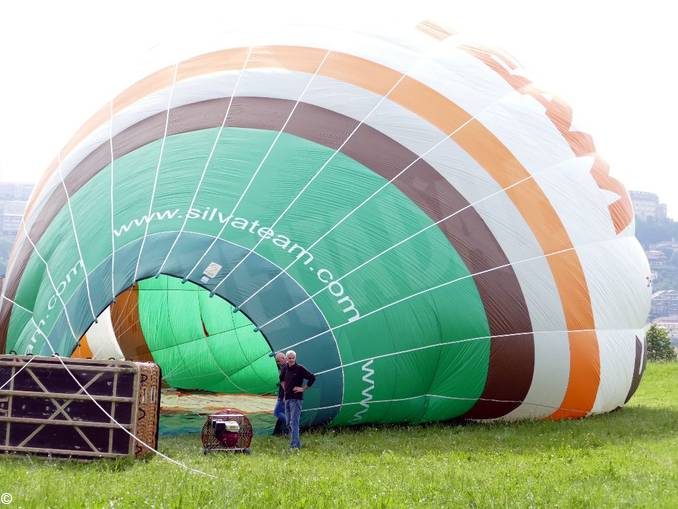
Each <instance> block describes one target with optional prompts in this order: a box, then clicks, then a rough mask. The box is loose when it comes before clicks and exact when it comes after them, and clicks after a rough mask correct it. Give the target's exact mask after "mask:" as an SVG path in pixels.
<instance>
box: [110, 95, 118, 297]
mask: <svg viewBox="0 0 678 509" xmlns="http://www.w3.org/2000/svg"><path fill="white" fill-rule="evenodd" d="M114 100H115V99H111V102H110V103H109V116H110V120H109V122H108V146H109V149H110V152H111V189H110V198H111V300H112V301H113V302H115V297H116V295H117V293H116V291H115V235H114V234H113V231H114V230H115V207H114V206H113V170H114V164H113V161H114V159H115V157H114V153H113V109H114V108H113V101H114Z"/></svg>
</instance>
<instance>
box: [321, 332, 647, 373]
mask: <svg viewBox="0 0 678 509" xmlns="http://www.w3.org/2000/svg"><path fill="white" fill-rule="evenodd" d="M596 330H600V329H563V330H530V331H525V332H509V333H506V334H490V335H486V336H476V337H473V338H462V339H453V340H451V341H443V342H441V343H433V344H430V345H424V346H417V347H415V348H407V349H406V350H398V351H396V352H389V353H384V354H380V355H373V356H370V357H366V358H364V359H360V360H357V361H352V362H348V363H346V364H340V365H338V366H334V367H333V368H329V369H325V370H323V371H317V372H315V373H314V374H315V375H316V376H320V375H324V374H326V373H331V372H332V371H335V370H337V369H343V368H347V367H349V366H353V365H355V364H361V363H363V362H366V361H374V360H377V359H383V358H386V357H395V356H397V355H403V354H408V353H412V352H419V351H421V350H430V349H434V348H441V347H445V346H450V345H457V344H460V343H473V342H475V341H483V340H487V339H501V338H505V339H511V338H514V337H519V336H527V335H533V334H569V333H575V332H582V333H583V332H596ZM622 330H626V329H622ZM634 330H635V329H634Z"/></svg>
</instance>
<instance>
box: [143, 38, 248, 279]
mask: <svg viewBox="0 0 678 509" xmlns="http://www.w3.org/2000/svg"><path fill="white" fill-rule="evenodd" d="M251 55H252V47H251V46H250V47H249V48H247V55H246V56H245V61H244V62H243V64H242V67H241V68H240V72H239V73H238V77H237V78H236V81H235V84H234V85H233V90H232V91H231V96H230V98H229V100H228V106H227V107H226V113H225V114H224V119H223V120H222V122H221V126H220V127H219V131H218V132H217V136H216V138H215V139H214V143H213V144H212V150H210V153H209V156H208V157H207V160H206V161H205V166H204V167H203V169H202V173H201V175H200V180H199V181H198V185H197V187H196V188H195V192H194V193H193V197H192V198H191V204H190V205H189V206H188V209H187V210H186V213H185V214H184V221H183V224H182V225H181V229H180V230H179V233H178V234H177V236H176V237H175V238H174V242H172V246H171V247H170V248H169V251H168V252H167V255H166V256H165V258H164V260H163V261H162V263H161V264H160V268H159V269H158V272H157V273H156V277H157V276H159V275H160V273H161V272H162V269H163V268H164V267H165V263H167V260H168V259H169V257H170V255H171V254H172V251H173V250H174V247H175V246H176V245H177V242H178V241H179V237H181V234H182V233H183V232H184V229H185V228H186V224H187V223H188V212H189V211H190V210H191V209H192V208H193V205H194V204H195V200H196V198H197V197H198V193H199V192H200V187H201V186H202V183H203V180H204V179H205V175H206V174H207V168H208V167H209V165H210V162H212V157H213V156H214V152H215V150H216V148H217V145H218V144H219V140H220V139H221V133H222V131H223V130H224V126H225V125H226V122H227V121H228V115H229V114H230V112H231V106H232V105H233V99H234V97H235V95H236V92H237V90H238V86H239V85H240V80H241V78H242V75H243V74H244V73H245V69H246V68H247V64H248V63H249V60H250V57H251Z"/></svg>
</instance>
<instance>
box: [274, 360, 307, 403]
mask: <svg viewBox="0 0 678 509" xmlns="http://www.w3.org/2000/svg"><path fill="white" fill-rule="evenodd" d="M304 380H308V384H307V386H308V387H310V386H311V385H313V382H315V375H314V374H313V373H311V372H310V371H309V370H307V369H306V368H305V367H304V366H302V365H301V364H294V365H293V366H289V365H288V366H287V367H286V368H283V369H282V371H281V372H280V381H281V382H285V399H304V393H303V392H294V390H293V389H294V388H295V387H301V386H302V385H303V383H304Z"/></svg>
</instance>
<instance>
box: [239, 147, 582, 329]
mask: <svg viewBox="0 0 678 509" xmlns="http://www.w3.org/2000/svg"><path fill="white" fill-rule="evenodd" d="M573 159H574V158H573ZM569 160H572V159H568V160H567V161H569ZM564 162H566V161H560V162H559V163H556V164H553V165H551V166H549V167H547V168H545V169H543V170H541V171H539V172H534V173H532V174H530V175H529V176H527V177H524V178H522V179H520V180H517V181H516V182H513V183H512V184H510V185H508V186H506V187H503V188H501V189H499V190H497V191H495V192H493V193H490V194H488V195H487V196H483V197H482V198H479V199H478V200H476V201H474V202H472V203H469V204H468V205H465V206H464V207H462V208H460V209H459V210H456V211H454V212H452V213H451V214H448V215H447V216H445V217H443V218H441V219H439V220H438V221H436V222H435V223H431V224H430V225H428V226H425V227H424V228H421V229H419V230H417V231H416V232H414V233H413V234H411V235H409V236H408V237H405V238H404V239H402V240H400V241H399V242H397V243H395V244H393V245H392V246H390V247H388V248H386V249H384V250H383V251H381V252H380V253H377V254H376V255H374V256H373V257H372V258H369V259H368V260H365V261H364V262H362V263H361V264H360V265H358V266H356V267H354V268H353V269H351V270H350V271H348V272H347V273H345V274H344V275H343V276H341V277H338V278H336V279H333V280H332V282H331V283H330V284H333V283H335V282H338V281H341V280H342V279H344V278H346V277H348V276H350V275H351V274H353V273H354V272H356V271H358V270H360V269H362V268H363V267H365V266H366V265H368V264H370V263H372V262H373V261H375V260H377V259H378V258H381V257H382V256H383V255H385V254H386V253H388V252H389V251H391V250H393V249H395V248H397V247H398V246H400V245H402V244H404V243H405V242H408V241H409V240H411V239H413V238H414V237H417V236H418V235H421V234H422V233H424V232H425V231H426V230H429V229H430V228H433V227H435V226H437V225H439V224H440V223H442V222H444V221H447V220H448V219H451V218H452V217H454V216H456V215H458V214H460V213H462V212H464V211H465V210H468V209H470V208H472V207H475V206H476V205H478V204H480V203H482V202H484V201H486V200H489V199H490V198H493V197H495V196H499V195H502V194H504V193H506V191H509V190H510V189H513V188H514V187H517V186H519V185H521V184H523V183H525V182H528V181H530V180H533V179H534V177H535V175H538V174H541V173H546V172H547V171H550V170H551V169H553V168H555V167H557V166H559V165H561V164H563V163H564ZM337 224H339V223H337ZM335 226H336V225H335ZM319 240H320V239H319ZM309 250H310V248H309ZM295 261H296V260H295ZM270 281H273V279H271V280H270ZM270 281H269V282H270ZM330 284H328V285H326V286H323V287H322V288H321V289H320V290H318V291H316V292H315V293H314V294H313V295H310V296H309V297H308V298H307V299H305V300H303V301H300V302H298V303H297V304H295V305H294V306H292V307H290V308H289V309H287V310H285V311H283V312H282V313H280V314H279V315H277V316H275V317H273V318H271V319H270V320H269V321H268V322H266V323H264V324H262V325H261V326H260V327H259V328H260V329H263V328H264V327H266V326H267V325H270V324H271V323H273V322H275V321H276V320H278V319H279V318H281V317H282V316H284V315H286V314H287V313H289V312H290V311H293V310H294V309H296V308H297V307H299V306H301V305H303V304H304V303H306V302H308V301H309V300H311V299H314V298H315V297H316V296H317V295H318V294H320V293H322V292H324V291H325V290H327V289H328V288H329V287H330ZM264 287H265V285H264V286H262V288H260V290H261V289H263V288H264ZM254 295H256V292H255V293H254V294H252V296H251V297H253V296H254ZM251 297H250V298H251ZM247 300H249V299H247ZM247 300H245V301H244V302H243V304H244V303H245V302H247ZM241 306H242V304H241Z"/></svg>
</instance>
